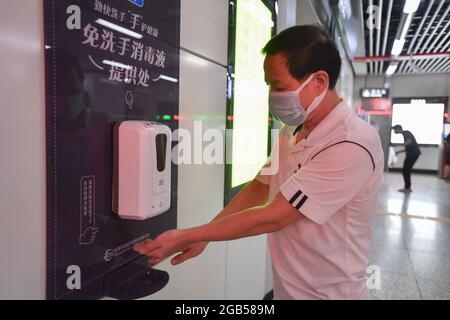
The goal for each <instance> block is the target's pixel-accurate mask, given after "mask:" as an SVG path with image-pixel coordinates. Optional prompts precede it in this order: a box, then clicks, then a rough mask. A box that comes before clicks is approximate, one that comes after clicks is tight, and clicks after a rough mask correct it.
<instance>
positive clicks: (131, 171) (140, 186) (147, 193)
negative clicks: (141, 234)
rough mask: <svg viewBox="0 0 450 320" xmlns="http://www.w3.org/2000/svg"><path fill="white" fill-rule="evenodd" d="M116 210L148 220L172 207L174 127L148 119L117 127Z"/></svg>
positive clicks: (122, 216) (134, 218) (124, 214)
mask: <svg viewBox="0 0 450 320" xmlns="http://www.w3.org/2000/svg"><path fill="white" fill-rule="evenodd" d="M114 144H115V149H114V186H113V192H114V195H113V210H114V211H115V212H116V213H117V214H118V215H119V216H120V217H121V218H123V219H132V220H144V219H148V218H151V217H154V216H157V215H159V214H161V213H164V212H165V211H167V210H169V208H170V192H171V188H170V179H171V176H170V171H171V170H170V168H171V130H170V128H169V127H167V126H165V125H163V124H160V123H156V122H148V121H124V122H121V123H118V124H116V125H115V127H114Z"/></svg>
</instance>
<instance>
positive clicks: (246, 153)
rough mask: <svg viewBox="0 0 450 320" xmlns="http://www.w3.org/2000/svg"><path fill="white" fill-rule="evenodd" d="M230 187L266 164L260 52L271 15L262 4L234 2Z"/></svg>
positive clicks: (254, 0)
mask: <svg viewBox="0 0 450 320" xmlns="http://www.w3.org/2000/svg"><path fill="white" fill-rule="evenodd" d="M235 10H236V40H235V65H234V71H235V74H234V101H233V137H232V139H233V141H232V164H233V165H232V169H231V170H232V172H231V187H232V188H234V187H237V186H240V185H242V184H243V183H246V182H248V181H250V180H251V179H253V178H254V177H255V176H256V174H257V173H258V171H259V170H260V169H261V167H262V165H263V164H264V162H265V161H266V160H267V152H268V130H269V105H268V95H269V88H268V86H267V85H266V83H265V81H264V69H263V64H264V56H263V54H262V53H261V49H262V48H263V47H264V46H265V45H266V43H267V42H268V41H269V40H270V38H271V37H272V28H273V26H274V22H273V19H272V12H271V11H270V10H269V9H268V8H267V7H266V5H265V4H264V3H263V2H262V1H261V0H239V1H236V9H235Z"/></svg>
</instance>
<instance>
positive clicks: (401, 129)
mask: <svg viewBox="0 0 450 320" xmlns="http://www.w3.org/2000/svg"><path fill="white" fill-rule="evenodd" d="M392 129H394V130H400V131H403V128H402V126H401V125H399V124H396V125H395V126H393V127H392Z"/></svg>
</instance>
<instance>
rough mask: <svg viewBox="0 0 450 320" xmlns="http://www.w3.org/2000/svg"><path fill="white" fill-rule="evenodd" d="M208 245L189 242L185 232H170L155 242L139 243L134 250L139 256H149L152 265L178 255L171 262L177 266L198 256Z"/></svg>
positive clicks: (163, 234)
mask: <svg viewBox="0 0 450 320" xmlns="http://www.w3.org/2000/svg"><path fill="white" fill-rule="evenodd" d="M207 245H208V242H189V241H188V240H187V239H186V233H185V231H183V230H170V231H167V232H164V233H162V234H161V235H159V236H158V237H157V238H156V239H154V240H145V241H143V242H140V243H137V244H136V245H134V247H133V248H134V250H135V251H136V252H138V253H139V254H142V255H146V256H148V257H149V258H150V259H149V262H150V264H152V265H154V264H157V263H159V262H161V261H163V260H164V259H166V258H167V257H169V256H171V255H173V254H176V253H178V254H177V255H176V256H175V257H174V258H172V260H171V263H172V265H177V264H180V263H183V262H184V261H186V260H188V259H191V258H194V257H196V256H198V255H199V254H200V253H202V252H203V250H205V248H206V246H207Z"/></svg>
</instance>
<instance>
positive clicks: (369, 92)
mask: <svg viewBox="0 0 450 320" xmlns="http://www.w3.org/2000/svg"><path fill="white" fill-rule="evenodd" d="M360 93H361V98H363V99H372V98H389V97H390V94H391V93H390V89H386V88H362V89H361V92H360Z"/></svg>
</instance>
